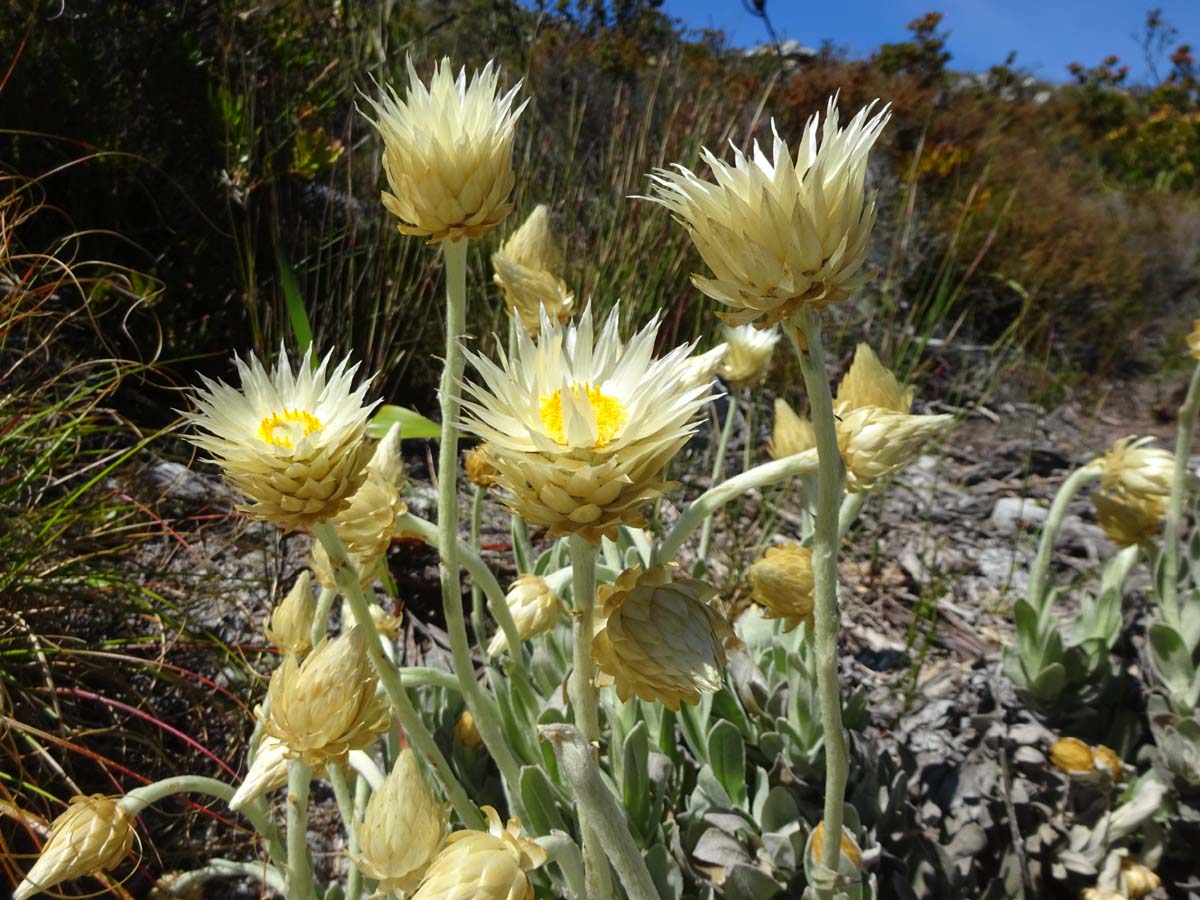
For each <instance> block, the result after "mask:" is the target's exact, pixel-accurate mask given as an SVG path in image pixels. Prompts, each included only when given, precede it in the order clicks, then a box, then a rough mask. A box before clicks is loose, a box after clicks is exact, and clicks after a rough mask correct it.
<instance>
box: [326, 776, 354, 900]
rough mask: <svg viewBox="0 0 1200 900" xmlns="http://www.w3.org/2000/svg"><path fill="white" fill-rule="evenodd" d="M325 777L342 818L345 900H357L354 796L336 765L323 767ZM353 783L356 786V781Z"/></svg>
mask: <svg viewBox="0 0 1200 900" xmlns="http://www.w3.org/2000/svg"><path fill="white" fill-rule="evenodd" d="M325 777H326V778H328V779H329V783H330V784H331V785H333V796H334V799H335V800H336V801H337V808H338V813H339V814H340V815H341V817H342V828H344V829H345V831H346V849H347V851H348V852H347V854H346V864H347V865H348V866H349V872H348V874H347V876H346V900H359V897H361V896H362V883H363V877H362V872H360V871H359V868H358V863H357V862H355V860H356V859H358V829H357V828H356V827H355V825H356V820H355V818H354V794H353V793H351V791H350V785H349V784H348V783H347V781H346V773H345V771H344V770H343V769H342V767H341V766H339V765H337V764H336V763H334V764H330V765H328V766H326V767H325ZM355 781H356V784H357V779H355Z"/></svg>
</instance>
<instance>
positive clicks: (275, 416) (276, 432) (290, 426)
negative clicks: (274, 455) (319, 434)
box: [258, 407, 323, 450]
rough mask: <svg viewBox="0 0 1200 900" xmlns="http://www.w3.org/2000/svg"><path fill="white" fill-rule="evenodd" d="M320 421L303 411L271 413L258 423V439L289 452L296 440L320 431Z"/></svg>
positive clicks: (293, 410) (285, 410) (289, 410)
mask: <svg viewBox="0 0 1200 900" xmlns="http://www.w3.org/2000/svg"><path fill="white" fill-rule="evenodd" d="M322 427H323V426H322V425H321V420H320V419H318V418H317V417H316V416H314V415H313V414H312V413H310V412H308V411H306V410H303V409H287V408H286V407H285V408H284V410H283V411H282V412H277V413H271V415H269V416H267V417H266V418H264V419H263V420H262V421H261V422H259V423H258V439H259V440H260V441H265V442H266V443H268V444H274V445H275V446H276V447H286V448H287V449H289V450H291V449H292V447H293V446H294V442H295V441H296V439H297V438H302V437H308V435H310V434H312V433H313V432H314V431H320V430H321V428H322Z"/></svg>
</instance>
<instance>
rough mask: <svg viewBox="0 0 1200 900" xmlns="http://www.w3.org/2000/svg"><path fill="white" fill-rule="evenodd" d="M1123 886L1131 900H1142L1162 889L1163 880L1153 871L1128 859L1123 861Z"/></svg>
mask: <svg viewBox="0 0 1200 900" xmlns="http://www.w3.org/2000/svg"><path fill="white" fill-rule="evenodd" d="M1121 886H1122V887H1123V888H1124V889H1125V896H1126V897H1128V898H1129V900H1142V897H1145V896H1146V895H1147V894H1153V893H1154V892H1155V891H1157V890H1158V889H1159V888H1160V887H1162V879H1161V878H1159V877H1158V875H1157V874H1156V873H1155V872H1154V870H1153V869H1150V868H1147V867H1146V866H1143V865H1142V864H1141V863H1137V862H1134V861H1133V860H1132V859H1129V858H1128V857H1126V858H1125V859H1123V860H1121Z"/></svg>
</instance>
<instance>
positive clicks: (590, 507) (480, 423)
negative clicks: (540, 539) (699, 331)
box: [463, 307, 709, 544]
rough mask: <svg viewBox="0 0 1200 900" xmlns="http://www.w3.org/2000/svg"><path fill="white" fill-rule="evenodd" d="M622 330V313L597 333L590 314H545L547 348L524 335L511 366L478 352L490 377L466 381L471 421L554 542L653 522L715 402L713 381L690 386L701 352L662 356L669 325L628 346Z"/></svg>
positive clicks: (505, 479)
mask: <svg viewBox="0 0 1200 900" xmlns="http://www.w3.org/2000/svg"><path fill="white" fill-rule="evenodd" d="M618 323H619V310H617V309H614V310H613V312H612V314H611V315H610V316H609V317H608V320H607V322H605V324H604V326H603V328H602V329H601V331H600V334H599V335H594V334H593V325H592V311H591V308H590V307H589V308H588V309H587V310H585V311H584V312H583V314H582V315H581V316H580V317H579V321H578V323H577V324H572V325H566V326H564V325H562V324H561V323H558V322H554V321H551V320H549V319H546V318H543V320H542V332H541V336H540V337H539V338H538V341H537V343H536V344H535V343H534V342H533V339H532V338H530V337H529V336H528V335H526V334H525V333H524V331H520V330H518V332H517V349H516V355H515V356H514V357H512V358H511V359H509V358H507V357H505V356H502V357H501V360H500V365H497V364H496V363H494V362H492V361H491V360H489V359H486V358H484V357H482V356H479V355H477V354H475V353H472V352H470V351H468V352H467V358H468V359H470V360H471V363H472V364H473V365H474V367H475V369H476V371H477V373H478V378H479V381H477V382H471V383H468V384H467V385H466V386H465V394H464V399H463V407H464V410H465V413H466V415H465V421H464V423H463V425H464V427H465V428H466V429H467V430H468V431H472V432H474V433H475V434H477V435H478V436H479V437H481V438H483V439H484V440H485V441H487V443H488V446H489V448H490V452H491V457H492V464H493V465H494V466H495V468H496V470H497V472H498V475H497V484H498V486H499V487H500V488H502V489H503V490H504V492H505V493H506V495H507V496H506V497H505V503H506V504H507V505H508V507H509V508H510V509H511V510H512V511H513V512H514V513H516V514H517V515H519V516H522V517H523V518H524V519H525V520H526V521H527V522H528V523H529V524H531V525H535V526H545V527H546V528H548V529H549V535H548V537H550V538H551V539H554V538H557V537H561V536H563V535H571V534H576V535H580V536H581V537H583V538H585V539H586V540H588V541H590V542H591V543H594V544H598V543H599V542H600V538H601V537H602V536H605V535H607V536H609V537H612V538H615V537H616V534H617V528H618V527H619V526H620V525H632V526H635V527H640V526H642V525H644V524H645V521H646V520H645V517H644V515H643V513H642V509H643V507H644V506H645V505H646V504H647V503H649V502H650V501H651V500H653V499H654V498H655V497H657V496H659V495H660V494H662V493H663V492H664V491H665V490H667V488H668V487H670V485H669V483H668V482H667V481H666V480H665V478H664V477H663V470H664V468H665V466H666V464H667V462H668V461H669V460H670V459H671V457H673V456H674V455H675V453H676V452H677V451H678V450H679V449H680V447H682V446H683V445H684V443H686V441H687V439H688V438H689V437H690V436H691V435H692V433H693V432H694V431H695V430H696V426H697V419H696V413H697V412H698V411H699V409H700V407H701V406H703V405H704V403H706V402H707V401H708V399H709V390H708V385H707V384H695V383H690V382H688V381H686V380H685V376H686V368H685V366H684V363H685V361H686V360H687V358H688V355H689V354H690V352H691V349H692V348H691V347H690V346H687V345H685V346H682V347H676V348H675V349H674V350H671V351H670V352H668V353H667V354H666V355H665V356H663V357H661V358H659V359H654V358H652V356H651V353H652V352H653V348H654V341H655V338H656V336H657V334H658V326H659V322H658V320H657V319H655V320H654V321H652V322H651V323H650V324H649V325H647V326H646V327H645V328H643V329H642V330H641V331H639V332H638V333H637V334H636V335H634V337H633V338H632V339H631V340H630V341H629V342H627V343H626V342H623V341H622V340H621V339H620V337H619V335H618V333H617V326H618Z"/></svg>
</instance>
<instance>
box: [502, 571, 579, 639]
mask: <svg viewBox="0 0 1200 900" xmlns="http://www.w3.org/2000/svg"><path fill="white" fill-rule="evenodd" d="M504 602H505V604H506V605H507V606H508V610H509V612H511V613H512V617H513V621H514V622H515V623H516V625H517V634H518V635H519V636H520V638H521V640H523V641H527V640H529V639H530V638H532V637H537V636H538V635H539V634H545V633H546V632H547V631H549V630H550V629H552V628H553V627H554V626H555V625H557V624H558V622H559V619H561V618H562V601H561V600H559V599H558V594H556V593H554V591H552V590H550V585H548V584H546V582H545V580H544V579H542V578H539V577H538V576H536V575H522V576H520V577H519V578H518V579H517V580H516V581H514V582H513V583H512V587H510V588H509V589H508V593H507V594H505V595H504ZM507 649H508V638H506V637H505V636H504V632H503V631H498V632H496V634H495V635H494V636H493V637H492V640H491V643H489V644H488V648H487V652H488V656H495V655H496V654H498V653H503V652H504V651H505V650H507Z"/></svg>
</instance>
